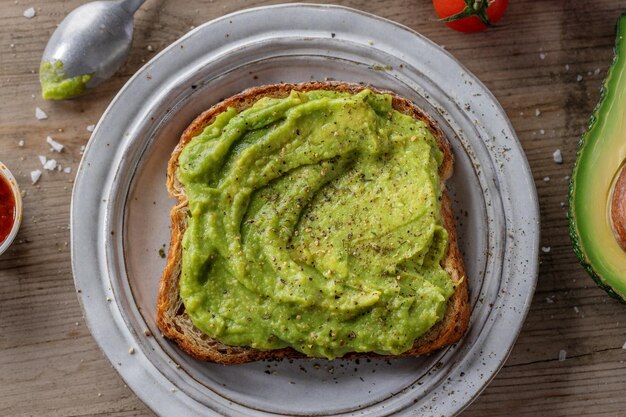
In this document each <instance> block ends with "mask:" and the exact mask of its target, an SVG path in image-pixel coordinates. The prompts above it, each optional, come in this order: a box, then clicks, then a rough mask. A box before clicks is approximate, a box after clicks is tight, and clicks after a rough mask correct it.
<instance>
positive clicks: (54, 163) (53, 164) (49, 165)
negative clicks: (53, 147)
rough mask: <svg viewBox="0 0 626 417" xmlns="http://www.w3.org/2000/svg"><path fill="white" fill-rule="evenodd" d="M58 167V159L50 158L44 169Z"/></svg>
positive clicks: (49, 169)
mask: <svg viewBox="0 0 626 417" xmlns="http://www.w3.org/2000/svg"><path fill="white" fill-rule="evenodd" d="M56 167H57V161H55V160H54V159H48V160H47V161H46V163H45V164H43V169H47V170H48V171H53V170H54V169H56Z"/></svg>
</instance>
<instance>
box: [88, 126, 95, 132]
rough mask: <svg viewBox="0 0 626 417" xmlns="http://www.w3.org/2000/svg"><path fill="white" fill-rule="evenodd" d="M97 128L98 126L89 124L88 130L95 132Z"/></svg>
mask: <svg viewBox="0 0 626 417" xmlns="http://www.w3.org/2000/svg"><path fill="white" fill-rule="evenodd" d="M95 128H96V125H89V126H87V132H93V130H94V129H95Z"/></svg>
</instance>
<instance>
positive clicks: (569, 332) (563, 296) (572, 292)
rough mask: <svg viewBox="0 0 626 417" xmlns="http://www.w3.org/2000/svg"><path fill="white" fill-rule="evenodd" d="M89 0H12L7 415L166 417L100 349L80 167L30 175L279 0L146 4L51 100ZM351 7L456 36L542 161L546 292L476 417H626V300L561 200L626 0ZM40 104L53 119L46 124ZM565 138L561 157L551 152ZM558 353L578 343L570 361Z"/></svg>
mask: <svg viewBox="0 0 626 417" xmlns="http://www.w3.org/2000/svg"><path fill="white" fill-rule="evenodd" d="M81 3H83V1H78V0H70V1H60V0H49V1H43V0H31V1H27V0H18V1H17V2H16V1H14V0H0V160H2V161H3V162H4V163H6V164H7V165H8V166H9V167H10V168H11V170H12V171H13V172H14V174H15V175H16V178H17V180H18V182H19V183H20V185H21V186H22V188H23V190H24V191H25V197H24V207H25V210H24V221H23V224H22V228H21V230H20V233H19V235H18V237H17V241H16V242H15V244H14V245H13V246H12V247H11V249H10V250H9V251H8V252H6V253H5V254H3V255H2V256H0V415H2V416H87V415H89V416H100V415H101V416H150V415H152V413H151V412H150V411H149V410H148V409H147V407H146V406H145V405H143V404H142V403H141V401H139V400H138V399H137V397H135V395H134V394H133V393H132V392H131V391H130V390H129V389H128V388H127V387H126V386H125V385H124V383H123V381H122V380H121V379H120V378H119V377H118V375H117V373H116V372H115V371H114V370H113V369H112V368H111V366H110V365H109V363H108V361H107V360H106V359H105V358H104V357H103V356H102V354H101V353H100V351H99V350H98V348H97V346H96V344H95V343H94V341H93V339H92V338H91V336H90V334H89V331H88V330H87V328H86V327H85V325H84V320H83V318H82V316H81V310H80V307H79V305H78V302H77V298H76V294H75V289H74V285H73V281H72V275H71V268H70V253H69V248H68V246H67V245H66V242H69V230H68V227H69V203H70V195H71V188H72V181H73V176H74V172H72V174H64V173H61V172H45V173H44V175H43V177H42V179H41V180H40V182H39V183H38V184H37V185H35V186H33V185H31V183H30V178H29V172H30V171H31V170H33V169H36V168H40V163H39V161H38V159H37V155H47V156H48V157H53V156H52V155H51V153H50V152H49V146H48V145H47V144H46V142H45V138H46V136H47V135H50V136H52V137H54V138H55V139H56V140H58V141H59V142H61V143H63V144H64V145H65V146H66V149H65V150H64V152H63V153H61V154H54V157H55V158H56V159H57V160H58V161H59V162H60V163H61V164H62V165H63V166H69V167H72V169H73V171H75V170H76V167H77V165H78V162H79V161H80V147H81V145H84V144H86V143H87V140H88V138H89V132H87V130H86V126H88V125H90V124H93V123H95V122H96V121H97V120H98V118H99V116H100V115H101V114H102V112H103V111H104V109H105V108H106V106H107V105H108V103H109V102H110V100H111V99H112V98H113V96H114V95H115V93H116V92H117V91H118V90H119V88H120V87H121V86H122V85H123V84H124V82H125V81H126V80H127V79H128V78H129V77H130V76H131V75H132V74H133V73H134V72H135V71H136V70H137V69H138V68H140V67H141V65H142V64H143V63H144V62H146V61H147V60H148V59H150V58H151V57H152V56H153V55H154V54H155V53H157V52H158V51H160V50H161V49H163V48H164V47H165V46H167V45H168V44H169V43H171V42H172V41H174V40H175V39H177V38H178V37H180V36H181V35H182V34H184V33H186V32H187V31H188V30H189V29H191V28H192V27H193V26H197V25H200V24H201V23H203V22H205V21H207V20H210V19H212V18H215V17H218V16H221V15H223V14H225V13H229V12H232V11H235V10H238V9H240V8H243V7H252V6H257V5H263V4H270V3H277V2H276V1H245V0H231V1H226V0H214V1H199V0H189V1H186V2H185V3H184V4H185V7H181V2H176V1H174V0H148V1H147V3H146V4H145V6H144V7H143V8H142V9H141V10H140V11H139V12H138V14H137V16H136V32H135V39H134V43H133V48H132V51H131V55H130V59H129V61H128V63H127V64H126V65H125V67H124V68H123V69H122V70H121V71H120V73H119V74H117V75H116V76H115V77H114V78H113V79H112V80H110V81H109V82H107V83H105V84H104V85H103V86H101V87H100V88H98V89H97V90H96V91H94V92H93V93H92V94H90V95H88V96H85V97H83V98H79V99H77V100H72V101H68V102H62V103H47V102H43V101H42V100H41V99H40V98H39V93H40V92H39V87H38V81H37V74H36V70H37V68H38V65H39V60H40V58H41V54H42V52H43V48H44V46H45V43H46V41H47V39H48V37H49V36H50V34H51V33H52V31H53V30H54V28H55V25H56V24H58V23H59V22H60V21H61V19H62V18H63V17H64V16H65V15H66V14H67V13H68V12H69V11H71V10H72V9H73V8H75V7H76V6H78V5H79V4H81ZM337 3H340V4H344V5H347V6H351V7H356V8H359V9H362V10H365V11H368V12H371V13H376V14H379V15H381V16H384V17H387V18H390V19H393V20H396V21H398V22H400V23H403V24H405V25H407V26H409V27H411V28H413V29H415V30H417V31H419V32H421V33H423V34H424V35H426V36H428V37H429V38H431V39H432V40H434V41H435V42H437V43H439V44H442V45H445V46H446V48H447V49H448V50H449V51H450V52H452V53H453V54H454V55H455V56H456V57H457V58H458V59H459V60H460V61H461V62H462V63H463V64H464V65H466V66H467V67H468V68H469V69H470V70H471V71H472V72H474V73H475V74H476V75H477V76H478V77H479V78H480V79H481V80H482V81H483V82H484V83H485V84H486V85H487V87H489V88H490V89H491V91H492V92H493V93H494V94H495V96H496V97H497V98H498V100H499V101H500V103H501V104H502V106H503V107H504V109H505V110H506V112H507V113H508V115H509V117H510V118H511V122H512V123H513V126H514V127H515V129H516V131H517V133H518V136H519V138H520V140H521V142H522V145H523V147H524V150H525V151H526V154H527V156H528V159H529V161H530V165H531V167H532V170H533V175H534V178H535V181H536V184H537V190H538V192H539V196H540V209H541V218H542V227H541V233H542V245H543V246H544V247H546V248H547V247H550V251H549V252H542V253H541V265H540V276H539V282H538V285H537V292H536V295H535V298H534V300H533V305H532V308H531V310H530V313H529V315H528V318H527V320H526V323H525V325H524V329H523V331H522V334H521V335H520V337H519V340H518V342H517V344H516V345H515V348H514V349H513V352H512V353H511V356H510V358H509V359H508V361H507V363H506V365H505V367H504V368H503V370H502V371H501V372H500V373H499V374H498V376H497V377H496V378H495V380H494V381H493V382H492V383H491V384H490V385H489V387H488V388H487V389H486V390H485V392H484V393H483V394H482V395H481V396H480V397H479V398H478V400H477V401H476V402H474V404H472V405H471V406H470V407H469V408H468V409H467V410H466V411H465V412H464V413H463V416H467V417H474V416H475V417H479V416H480V417H483V416H485V417H488V416H551V417H557V416H624V415H626V411H625V410H626V397H625V396H624V395H623V393H624V391H626V365H625V364H624V360H625V359H626V350H623V349H622V345H623V344H624V342H626V308H625V307H624V306H623V305H621V304H619V303H618V302H616V301H614V300H613V299H610V298H609V297H608V296H607V295H606V294H605V293H604V292H603V291H601V290H599V289H597V288H596V287H595V285H594V283H593V282H592V280H591V279H590V278H589V277H588V276H587V275H586V274H585V272H584V271H583V269H582V268H581V267H580V266H579V265H578V262H577V261H576V258H575V256H574V254H573V252H572V250H571V247H570V242H569V238H568V235H567V219H566V217H565V210H566V208H565V207H564V206H563V204H567V185H568V181H567V180H566V179H565V176H567V175H569V173H570V170H571V167H572V164H573V161H574V157H575V152H576V148H577V143H578V140H579V137H580V134H581V132H582V130H583V129H584V127H585V126H586V124H587V120H588V117H589V114H590V113H591V110H592V109H593V107H594V105H595V102H596V100H597V99H598V96H599V88H600V85H601V82H602V79H603V77H604V75H605V74H606V70H607V68H608V65H609V63H610V61H611V57H612V47H613V42H614V39H613V38H614V26H615V22H616V20H617V17H618V16H619V14H620V13H621V12H622V11H623V8H624V6H625V4H624V2H623V1H620V0H596V1H593V2H586V1H565V0H551V1H548V0H517V1H512V2H510V5H509V10H508V11H507V14H506V15H505V17H504V19H503V21H502V26H501V27H500V28H498V29H496V30H493V31H491V32H487V33H482V34H476V35H464V34H459V33H456V32H453V31H451V30H449V29H447V28H446V27H444V26H442V25H441V24H439V23H437V22H434V21H432V18H433V16H434V14H433V12H432V7H431V2H430V0H377V1H367V0H345V1H337ZM30 6H34V7H35V8H36V10H37V16H36V17H34V18H33V19H30V20H28V19H26V18H24V17H22V12H23V11H24V10H25V9H26V8H28V7H30ZM148 45H150V46H151V48H150V49H153V51H149V50H148ZM416 53H419V51H416ZM36 106H39V107H41V108H42V109H44V110H45V111H46V112H47V113H48V116H49V118H48V119H47V120H43V121H38V120H36V119H35V117H34V112H35V107H36ZM536 114H538V115H536ZM20 140H23V141H24V142H25V146H24V147H19V146H18V142H19V141H20ZM557 148H559V149H561V151H562V153H563V159H564V163H563V164H561V165H559V164H556V163H554V161H553V159H552V152H553V151H554V150H555V149H557ZM544 179H545V180H544ZM562 203H563V204H562ZM560 350H565V351H566V352H567V358H566V359H565V360H564V361H559V360H558V357H559V351H560Z"/></svg>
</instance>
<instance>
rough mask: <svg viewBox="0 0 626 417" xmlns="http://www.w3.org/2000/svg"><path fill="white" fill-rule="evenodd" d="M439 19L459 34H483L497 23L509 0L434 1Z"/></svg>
mask: <svg viewBox="0 0 626 417" xmlns="http://www.w3.org/2000/svg"><path fill="white" fill-rule="evenodd" d="M433 6H434V7H435V11H436V12H437V16H439V19H441V20H442V21H444V22H445V23H446V25H448V26H449V27H451V28H452V29H454V30H458V31H459V32H481V31H483V30H485V29H487V28H488V27H491V26H492V25H493V24H494V23H497V22H498V21H499V20H500V19H502V16H503V15H504V11H505V10H506V7H507V6H508V0H433Z"/></svg>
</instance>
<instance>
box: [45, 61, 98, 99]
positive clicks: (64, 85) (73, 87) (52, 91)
mask: <svg viewBox="0 0 626 417" xmlns="http://www.w3.org/2000/svg"><path fill="white" fill-rule="evenodd" d="M91 77H92V74H83V75H77V76H75V77H69V78H68V77H66V76H65V72H64V71H63V62H62V61H53V62H51V61H43V62H42V63H41V65H40V67H39V82H40V83H41V96H42V97H43V98H44V100H64V99H66V98H71V97H76V96H78V95H80V94H82V93H84V92H85V91H86V90H87V82H89V80H91Z"/></svg>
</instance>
